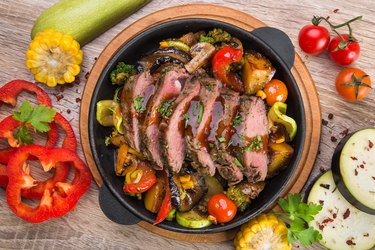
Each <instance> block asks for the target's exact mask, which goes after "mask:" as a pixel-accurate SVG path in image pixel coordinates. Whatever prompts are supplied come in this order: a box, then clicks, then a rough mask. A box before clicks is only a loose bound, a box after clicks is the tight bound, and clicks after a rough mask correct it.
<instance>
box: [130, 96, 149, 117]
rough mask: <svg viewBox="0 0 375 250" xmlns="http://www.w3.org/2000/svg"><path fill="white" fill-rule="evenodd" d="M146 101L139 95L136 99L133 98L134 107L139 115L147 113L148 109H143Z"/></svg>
mask: <svg viewBox="0 0 375 250" xmlns="http://www.w3.org/2000/svg"><path fill="white" fill-rule="evenodd" d="M144 101H145V98H144V97H140V96H139V95H137V96H136V97H134V98H133V107H134V109H135V111H137V112H139V113H143V112H145V110H146V109H145V108H144V107H143V102H144Z"/></svg>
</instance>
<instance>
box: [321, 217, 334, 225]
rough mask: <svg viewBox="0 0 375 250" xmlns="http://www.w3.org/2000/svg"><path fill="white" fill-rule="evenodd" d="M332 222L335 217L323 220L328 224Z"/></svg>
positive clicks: (323, 222)
mask: <svg viewBox="0 0 375 250" xmlns="http://www.w3.org/2000/svg"><path fill="white" fill-rule="evenodd" d="M330 222H333V219H332V218H330V217H328V218H325V219H324V220H323V221H322V224H328V223H330Z"/></svg>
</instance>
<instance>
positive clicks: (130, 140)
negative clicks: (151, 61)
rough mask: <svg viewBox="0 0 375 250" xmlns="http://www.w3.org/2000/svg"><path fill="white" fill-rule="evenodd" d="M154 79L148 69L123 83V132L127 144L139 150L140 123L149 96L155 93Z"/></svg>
mask: <svg viewBox="0 0 375 250" xmlns="http://www.w3.org/2000/svg"><path fill="white" fill-rule="evenodd" d="M155 90H156V87H155V80H154V78H153V77H152V76H151V74H150V72H149V71H145V72H142V73H139V74H137V75H135V76H132V77H131V78H130V79H129V80H128V81H127V82H126V84H125V85H124V89H123V91H122V93H121V105H122V116H123V126H124V130H125V131H126V133H125V134H124V136H125V140H126V142H127V144H128V145H129V146H130V147H132V148H134V149H135V150H137V151H138V152H140V151H141V140H140V138H141V137H140V125H141V124H142V121H143V119H144V111H145V109H146V105H147V103H148V101H149V99H150V97H151V96H152V95H153V94H154V93H155Z"/></svg>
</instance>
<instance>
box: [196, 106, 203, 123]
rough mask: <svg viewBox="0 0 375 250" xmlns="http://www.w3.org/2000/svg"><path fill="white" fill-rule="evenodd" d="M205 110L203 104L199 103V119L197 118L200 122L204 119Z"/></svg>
mask: <svg viewBox="0 0 375 250" xmlns="http://www.w3.org/2000/svg"><path fill="white" fill-rule="evenodd" d="M203 110H204V108H203V105H202V104H199V113H198V119H197V122H198V123H201V121H202V116H203Z"/></svg>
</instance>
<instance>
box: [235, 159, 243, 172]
mask: <svg viewBox="0 0 375 250" xmlns="http://www.w3.org/2000/svg"><path fill="white" fill-rule="evenodd" d="M234 164H236V166H237V167H239V168H240V169H244V167H243V166H242V164H241V162H240V161H239V160H238V159H237V158H236V157H234Z"/></svg>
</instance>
